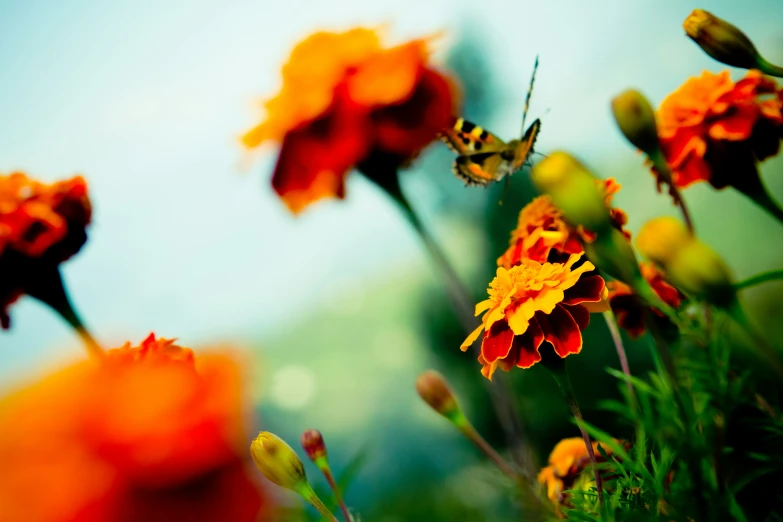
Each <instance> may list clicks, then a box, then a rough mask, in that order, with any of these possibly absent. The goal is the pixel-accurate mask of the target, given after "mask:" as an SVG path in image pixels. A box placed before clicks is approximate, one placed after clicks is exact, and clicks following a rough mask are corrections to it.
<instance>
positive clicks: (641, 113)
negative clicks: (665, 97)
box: [612, 90, 660, 156]
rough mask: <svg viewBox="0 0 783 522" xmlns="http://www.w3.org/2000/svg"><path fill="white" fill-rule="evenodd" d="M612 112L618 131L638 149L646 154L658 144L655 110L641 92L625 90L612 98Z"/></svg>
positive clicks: (654, 149)
mask: <svg viewBox="0 0 783 522" xmlns="http://www.w3.org/2000/svg"><path fill="white" fill-rule="evenodd" d="M612 113H613V114H614V120H615V121H616V122H617V126H618V127H620V131H621V132H622V133H623V135H624V136H625V137H626V138H627V139H628V141H630V142H631V144H632V145H633V146H634V147H636V148H637V149H639V150H642V151H644V152H645V153H646V154H647V155H648V156H650V155H652V154H653V153H654V152H655V151H656V150H657V149H658V147H659V146H660V145H659V143H658V129H657V128H656V126H655V112H654V111H653V108H652V106H651V105H650V102H649V101H647V98H645V97H644V95H643V94H642V93H640V92H639V91H634V90H627V91H625V92H623V93H621V94H619V95H617V96H615V97H614V98H612Z"/></svg>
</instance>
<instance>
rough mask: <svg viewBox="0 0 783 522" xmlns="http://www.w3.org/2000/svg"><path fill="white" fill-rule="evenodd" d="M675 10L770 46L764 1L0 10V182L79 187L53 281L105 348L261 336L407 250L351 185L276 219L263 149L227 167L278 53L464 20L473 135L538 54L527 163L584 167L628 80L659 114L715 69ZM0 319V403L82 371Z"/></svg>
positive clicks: (25, 321)
mask: <svg viewBox="0 0 783 522" xmlns="http://www.w3.org/2000/svg"><path fill="white" fill-rule="evenodd" d="M694 7H702V8H705V9H708V10H712V11H714V12H715V13H716V14H718V15H719V16H723V17H725V18H728V19H730V20H732V21H733V22H734V23H736V24H737V25H739V26H740V27H742V28H744V29H746V30H747V31H748V33H749V34H751V35H752V37H753V38H754V40H755V41H756V43H757V45H758V46H759V47H760V48H761V49H762V50H764V49H775V50H778V51H780V50H781V49H783V36H781V34H780V32H779V27H780V21H781V15H783V4H781V3H780V2H779V0H756V1H748V2H742V3H739V2H734V1H732V0H720V1H718V0H715V1H705V2H702V3H700V4H698V5H689V4H687V3H685V2H681V1H678V0H668V1H655V2H653V1H648V2H627V1H625V0H595V1H592V2H576V1H568V0H549V1H547V2H539V1H524V2H501V1H495V0H483V1H482V2H480V3H477V2H469V1H456V2H455V1H447V0H429V1H427V2H422V1H420V0H419V1H411V0H398V1H395V2H389V1H378V2H366V1H362V2H358V1H345V0H335V1H330V2H323V1H320V0H314V1H303V0H299V1H296V0H290V1H287V2H270V1H265V0H256V1H252V2H250V1H205V0H168V1H166V2H159V1H140V0H135V1H125V0H115V1H112V2H100V1H97V0H94V1H80V0H50V1H43V0H5V1H3V2H2V3H0V71H2V76H1V78H2V80H1V83H0V172H3V171H5V172H7V171H11V170H16V169H20V170H24V171H27V172H29V173H30V174H33V175H35V176H39V177H41V178H43V179H48V180H53V179H56V178H59V177H64V176H68V175H72V174H75V173H82V174H84V175H85V176H86V177H87V178H88V181H89V182H90V187H91V193H92V198H93V201H94V206H95V214H94V216H95V222H94V224H93V225H92V227H91V229H90V241H89V242H88V244H87V246H86V247H85V248H84V249H83V251H82V252H81V253H80V254H79V255H78V256H77V257H75V258H74V259H73V260H72V261H70V262H69V263H68V264H67V265H66V266H65V268H64V272H65V276H66V279H67V282H68V285H69V287H70V288H71V292H72V294H73V298H74V301H75V302H76V304H77V306H78V308H79V309H80V311H81V312H82V314H83V316H84V317H85V318H86V319H87V321H88V323H89V324H90V325H91V326H92V328H93V330H95V332H96V333H97V334H98V336H99V337H100V338H101V339H102V340H103V341H104V342H105V343H106V344H110V345H111V344H116V343H120V342H122V341H124V340H126V339H131V340H140V339H142V338H143V337H144V336H145V335H146V334H147V333H148V332H150V331H152V330H154V331H156V332H158V333H159V334H161V335H163V336H167V337H180V338H181V339H182V340H183V343H184V344H196V343H198V342H201V341H204V340H211V339H223V338H228V339H248V338H253V337H254V336H257V335H272V334H274V332H275V331H277V330H281V329H284V328H286V326H287V325H291V324H293V322H294V321H293V319H294V318H296V317H299V316H301V315H302V314H303V313H308V312H309V311H313V310H317V309H318V308H319V307H322V306H328V305H329V303H330V301H331V299H332V297H333V296H334V295H336V294H339V293H340V292H341V291H342V289H343V288H345V287H350V285H351V284H356V282H357V281H360V280H362V279H363V278H370V277H372V276H373V275H375V274H382V273H383V271H384V269H387V268H389V267H392V266H394V265H396V264H399V263H400V262H403V261H405V260H409V259H411V258H413V257H420V256H422V254H421V252H420V251H419V250H418V248H417V247H418V245H417V243H416V241H415V238H413V237H412V235H411V234H410V233H409V231H408V229H407V228H406V227H405V226H404V224H403V223H402V222H401V221H400V220H399V217H398V215H397V212H396V209H395V208H393V207H392V206H391V205H390V204H389V203H388V202H387V201H386V200H385V199H384V198H383V197H382V195H380V194H378V193H377V192H376V191H375V189H374V188H373V187H371V186H370V185H369V184H368V183H367V182H365V181H364V180H362V179H361V178H359V177H358V176H351V179H350V181H349V184H348V194H349V196H348V199H347V200H346V201H345V202H342V203H334V202H328V203H323V204H319V205H318V206H316V207H313V208H312V209H311V210H310V211H309V212H307V213H305V214H304V215H302V216H301V217H298V218H294V217H292V216H290V215H289V214H288V213H287V211H286V210H285V209H284V207H283V205H282V204H281V203H280V202H279V201H277V199H276V198H275V197H274V196H273V194H272V192H271V190H270V189H269V185H268V180H269V176H270V171H271V165H272V162H273V160H274V151H273V150H269V151H268V152H267V153H266V154H264V155H262V156H261V157H260V158H258V159H257V161H256V162H255V163H254V164H253V165H252V167H251V168H250V169H245V170H243V169H241V168H240V163H241V160H242V158H243V154H242V151H241V149H240V148H239V146H238V142H237V136H238V135H239V134H241V132H242V131H243V130H245V129H246V128H248V127H250V126H251V125H253V123H254V122H255V121H256V120H257V118H258V117H259V113H258V111H257V102H258V100H259V99H262V98H263V97H265V96H269V95H271V94H273V93H274V91H275V89H276V88H277V86H278V82H279V72H278V71H279V66H280V64H281V63H282V61H283V60H284V59H285V57H286V56H287V54H288V52H289V50H290V48H291V47H292V46H293V45H294V44H295V42H297V41H298V40H299V39H301V38H302V37H303V36H305V35H307V34H308V33H309V32H311V31H313V30H317V29H338V30H339V29H345V28H348V27H350V26H352V25H355V24H365V25H372V26H378V25H381V24H385V26H386V27H387V32H388V35H389V40H390V41H392V42H394V41H399V40H402V39H405V38H407V37H412V36H420V35H426V34H430V33H433V32H436V31H439V30H442V29H445V30H446V31H447V33H448V34H449V37H450V38H457V37H458V36H459V34H458V32H457V31H458V28H460V27H466V26H467V24H469V25H470V26H472V27H473V28H475V29H476V30H477V31H480V33H481V34H483V35H484V38H485V44H486V46H487V49H488V50H489V51H490V52H491V54H490V56H491V60H492V63H491V64H490V65H491V66H492V67H493V68H494V69H495V70H497V71H498V76H499V77H500V80H501V82H502V83H501V87H502V89H503V92H504V93H505V94H504V96H503V99H502V100H498V103H502V104H504V107H505V106H507V107H508V110H507V111H504V112H503V116H502V117H501V118H500V119H499V121H498V122H496V124H497V128H494V129H493V130H494V131H495V132H496V133H498V134H500V135H507V134H509V135H513V134H515V133H517V132H518V129H517V127H518V115H519V112H520V110H521V105H522V101H523V98H524V91H525V90H526V86H527V82H528V78H529V75H530V68H531V66H532V62H533V59H534V57H535V55H536V54H537V53H538V54H540V55H541V67H540V69H539V75H538V78H537V84H536V91H535V93H534V99H533V106H532V112H533V115H534V116H542V117H543V119H544V131H543V132H542V136H541V139H540V141H539V144H538V146H539V149H540V150H552V149H554V148H562V147H566V148H569V149H570V150H573V151H576V152H577V153H578V154H579V155H581V156H582V157H584V158H586V159H587V160H588V161H589V160H591V159H595V160H596V161H597V160H598V159H599V158H604V157H605V156H606V154H607V151H609V150H611V149H612V148H615V149H616V148H618V143H619V142H618V140H617V138H616V134H617V132H616V130H615V129H614V126H613V123H612V121H611V119H610V115H609V111H608V108H607V107H608V105H607V104H608V100H609V98H610V97H611V96H612V95H614V94H616V93H617V92H619V91H620V90H622V89H624V88H627V87H630V86H641V87H642V89H643V90H644V91H645V92H646V93H647V94H648V96H649V97H650V98H651V99H652V100H653V101H655V102H658V101H660V100H661V99H662V98H663V96H665V95H666V94H667V93H668V92H670V91H671V90H672V89H674V88H676V87H677V86H678V85H679V84H680V83H681V82H682V81H684V79H685V78H687V77H688V76H689V75H692V74H694V73H695V72H697V71H699V70H701V69H703V68H710V69H713V70H716V69H717V68H718V67H717V65H716V64H715V63H714V62H712V61H711V60H710V59H709V58H707V57H706V56H704V55H703V54H702V53H701V52H700V51H699V50H698V49H697V48H696V47H695V46H694V45H693V44H692V43H690V42H689V41H687V38H686V37H685V36H684V34H683V31H682V29H681V25H680V24H681V22H682V20H683V19H684V18H685V16H686V15H687V14H688V13H689V12H690V10H691V9H692V8H694ZM447 42H448V40H446V42H445V43H447ZM767 54H768V57H769V58H770V59H771V60H773V61H775V60H777V61H778V62H780V61H783V56H781V55H780V54H778V55H775V54H773V53H767ZM547 111H548V112H547ZM443 170H444V173H443V175H444V176H447V175H450V174H449V166H448V165H444V169H443ZM11 314H12V319H13V322H14V328H13V330H12V331H11V332H1V333H0V387H1V386H2V383H3V382H5V383H10V382H15V381H17V380H19V379H20V378H22V377H23V376H25V375H28V374H30V373H31V372H34V371H36V369H37V368H39V367H41V366H49V365H52V364H54V363H55V362H56V361H59V360H62V359H68V358H74V357H80V356H81V352H80V351H79V349H78V347H76V342H75V340H74V338H73V336H72V334H71V333H70V331H69V330H68V329H67V328H66V327H65V326H64V325H63V324H62V323H61V322H60V320H59V319H58V318H57V317H55V316H54V315H53V314H51V313H50V312H49V311H48V310H46V309H44V308H42V307H41V306H40V305H38V304H37V303H34V302H32V301H30V300H28V299H23V300H22V301H21V302H20V303H18V304H17V305H15V306H14V307H13V308H12V310H11Z"/></svg>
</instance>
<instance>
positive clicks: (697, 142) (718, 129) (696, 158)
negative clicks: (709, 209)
mask: <svg viewBox="0 0 783 522" xmlns="http://www.w3.org/2000/svg"><path fill="white" fill-rule="evenodd" d="M658 121H659V125H658V133H659V136H660V142H661V148H662V150H663V153H664V155H665V157H666V160H667V161H668V163H669V165H670V166H671V169H672V174H673V176H672V181H673V182H674V184H675V185H676V186H678V187H687V186H688V185H690V184H692V183H695V182H697V181H709V182H710V184H712V186H714V187H715V188H717V189H721V188H724V187H726V186H727V185H734V186H735V187H737V188H740V187H742V186H743V185H744V184H746V183H747V182H748V180H749V179H755V178H757V177H758V172H757V169H756V162H757V161H763V160H765V159H766V158H769V157H771V156H774V155H775V154H777V152H778V150H779V148H780V139H781V137H782V136H783V90H780V89H779V88H778V86H777V84H776V82H775V80H773V79H772V78H768V77H766V76H764V75H763V74H761V73H760V72H759V71H757V70H751V71H748V73H747V75H746V76H745V78H743V79H742V80H740V81H738V82H737V83H734V82H733V81H732V80H731V78H730V77H729V72H728V71H723V72H721V73H719V74H713V73H711V72H708V71H705V72H703V73H702V75H701V76H700V77H697V78H690V79H689V80H688V81H686V82H685V83H684V84H683V85H682V86H681V87H680V88H679V89H677V90H676V91H675V92H673V93H672V94H670V95H669V96H668V97H667V98H666V99H665V100H664V101H663V103H662V104H661V107H660V109H659V111H658ZM740 189H741V188H740Z"/></svg>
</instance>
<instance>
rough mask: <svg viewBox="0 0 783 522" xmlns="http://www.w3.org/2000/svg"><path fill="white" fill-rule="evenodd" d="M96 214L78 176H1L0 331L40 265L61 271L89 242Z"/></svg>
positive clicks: (82, 180)
mask: <svg viewBox="0 0 783 522" xmlns="http://www.w3.org/2000/svg"><path fill="white" fill-rule="evenodd" d="M91 214H92V211H91V206H90V200H89V198H88V196H87V184H86V182H85V181H84V179H83V178H82V177H80V176H77V177H74V178H71V179H68V180H64V181H59V182H55V183H52V184H46V183H41V182H38V181H35V180H33V179H31V178H29V177H28V176H27V175H25V174H23V173H21V172H14V173H12V174H9V175H3V174H0V273H3V274H8V275H9V276H10V277H3V278H0V326H1V327H2V328H8V327H9V325H10V319H9V317H8V312H7V308H8V306H10V305H11V304H12V303H13V302H14V301H15V300H16V299H18V298H19V297H21V296H22V295H23V294H25V293H27V290H28V286H29V284H30V283H31V281H32V280H33V279H34V278H36V277H38V274H37V273H36V272H37V269H38V268H39V267H40V266H42V265H46V266H51V267H57V265H59V264H60V263H62V262H63V261H65V260H67V259H68V258H70V257H71V256H73V255H74V254H76V253H77V252H78V251H79V249H80V248H81V247H82V245H83V244H84V242H85V241H86V240H87V234H86V232H85V228H86V227H87V225H88V224H89V223H90V217H91Z"/></svg>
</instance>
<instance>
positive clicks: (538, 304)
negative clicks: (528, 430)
mask: <svg viewBox="0 0 783 522" xmlns="http://www.w3.org/2000/svg"><path fill="white" fill-rule="evenodd" d="M581 257H582V255H581V254H572V255H571V256H570V257H569V259H568V261H566V262H565V263H544V264H541V263H539V262H537V261H533V260H532V259H523V260H522V261H521V262H520V263H519V264H517V265H515V266H513V267H511V268H510V269H506V268H504V267H502V266H501V267H499V268H498V269H497V275H496V277H495V279H494V280H492V282H491V283H490V284H489V289H488V291H487V292H488V293H489V299H487V300H485V301H482V302H480V303H478V304H477V305H476V315H479V314H481V313H484V312H486V313H485V315H484V317H483V319H482V324H481V325H480V326H479V327H478V328H476V330H475V331H473V333H471V334H470V335H469V336H468V338H467V339H465V342H463V343H462V346H461V348H462V351H465V350H467V349H468V347H470V345H472V344H473V343H474V342H475V341H476V339H478V337H479V335H480V334H481V332H482V331H484V337H483V339H482V342H481V353H480V355H479V362H480V363H481V365H482V366H483V368H482V370H481V373H482V374H483V375H484V376H485V377H487V378H488V379H492V374H493V373H494V372H495V370H496V369H497V368H498V367H500V368H502V369H503V370H505V371H509V370H510V369H511V368H512V367H513V366H515V365H516V366H517V367H519V368H530V367H531V366H533V365H534V364H535V363H537V362H539V361H540V360H541V354H540V353H539V348H540V346H541V344H542V343H543V342H544V341H547V342H549V343H550V344H551V345H552V347H553V348H554V351H555V353H557V355H559V356H560V357H566V356H568V355H570V354H572V353H579V352H580V351H581V350H582V330H584V329H585V328H587V325H588V324H589V323H590V312H602V311H605V310H608V304H607V301H606V289H605V285H604V280H603V279H602V278H601V277H600V276H597V275H585V273H586V272H590V271H591V270H593V269H594V268H595V267H594V266H593V264H592V263H590V262H589V261H584V262H583V263H582V264H581V265H580V266H579V267H578V268H574V265H575V264H576V263H577V262H578V261H579V260H580V258H581Z"/></svg>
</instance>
